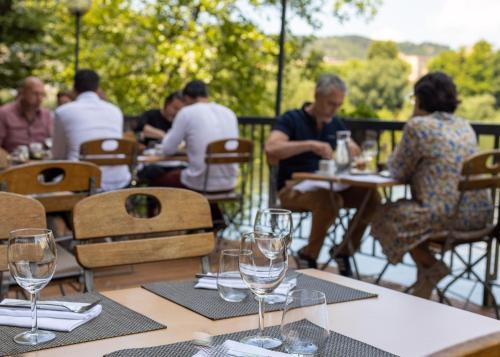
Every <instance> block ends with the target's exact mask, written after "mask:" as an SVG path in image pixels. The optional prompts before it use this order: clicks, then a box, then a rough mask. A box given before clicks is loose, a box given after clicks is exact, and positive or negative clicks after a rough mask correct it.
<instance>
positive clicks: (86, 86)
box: [74, 69, 99, 93]
mask: <svg viewBox="0 0 500 357" xmlns="http://www.w3.org/2000/svg"><path fill="white" fill-rule="evenodd" d="M74 87H75V90H76V91H77V92H78V93H83V92H88V91H91V92H96V91H97V88H99V75H98V74H97V73H96V72H95V71H93V70H91V69H80V70H78V71H77V72H76V74H75V83H74Z"/></svg>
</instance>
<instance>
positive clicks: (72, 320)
mask: <svg viewBox="0 0 500 357" xmlns="http://www.w3.org/2000/svg"><path fill="white" fill-rule="evenodd" d="M19 302H24V300H16V299H4V300H2V303H3V304H15V303H19ZM2 303H0V325H5V326H16V327H31V309H30V308H15V307H14V308H12V307H2ZM71 304H72V305H74V306H82V305H88V304H86V303H73V302H72V303H71ZM56 309H57V307H56ZM101 311H102V306H101V305H100V304H99V305H96V306H94V307H93V308H92V309H90V310H88V311H85V312H82V313H76V312H70V311H66V310H65V311H62V310H46V309H37V317H38V328H40V329H41V330H52V331H63V332H70V331H73V330H74V329H75V328H77V327H78V326H81V325H83V324H84V323H86V322H88V321H90V320H92V319H93V318H95V317H97V316H99V314H100V313H101Z"/></svg>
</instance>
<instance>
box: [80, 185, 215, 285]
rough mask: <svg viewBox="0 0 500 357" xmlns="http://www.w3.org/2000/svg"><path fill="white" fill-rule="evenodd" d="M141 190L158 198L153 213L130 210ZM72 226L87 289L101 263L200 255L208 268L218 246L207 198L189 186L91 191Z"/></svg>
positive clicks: (110, 264) (141, 193) (81, 203)
mask: <svg viewBox="0 0 500 357" xmlns="http://www.w3.org/2000/svg"><path fill="white" fill-rule="evenodd" d="M138 196H139V197H140V196H147V198H149V199H152V200H153V201H155V202H156V203H157V204H158V208H157V209H156V210H155V211H154V212H153V214H152V215H150V216H148V217H144V216H137V214H136V213H135V212H133V211H130V200H131V199H132V200H133V199H134V198H135V197H138ZM73 226H74V235H75V239H76V240H77V241H78V242H80V244H78V245H77V246H76V247H75V253H76V258H77V259H78V262H79V263H80V264H81V265H82V266H83V267H84V268H85V287H86V290H87V291H92V290H93V289H94V287H93V270H94V269H96V268H101V267H111V266H121V265H129V264H138V263H146V262H155V261H163V260H172V259H181V258H193V257H200V258H201V260H202V268H203V270H204V271H205V272H206V271H208V255H209V254H210V253H211V252H212V250H213V249H214V234H213V232H212V219H211V215H210V206H209V204H208V201H207V199H206V198H204V197H203V195H201V194H200V193H197V192H194V191H190V190H184V189H176V188H153V187H144V188H129V189H124V190H118V191H112V192H106V193H101V194H97V195H94V196H90V197H88V198H86V199H84V200H82V201H80V202H78V203H77V204H76V206H75V208H74V211H73ZM105 238H107V239H105Z"/></svg>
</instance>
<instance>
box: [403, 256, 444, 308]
mask: <svg viewBox="0 0 500 357" xmlns="http://www.w3.org/2000/svg"><path fill="white" fill-rule="evenodd" d="M450 272H451V271H450V268H448V266H447V265H446V264H445V263H443V262H442V261H437V262H435V263H434V264H433V265H432V266H431V267H430V268H426V269H424V270H422V271H419V273H418V280H417V283H416V284H415V286H414V287H413V292H412V294H413V295H414V296H418V297H421V298H424V299H429V298H430V297H431V296H432V291H433V290H434V288H435V287H436V285H437V284H438V283H439V282H440V281H441V279H443V278H445V277H446V276H447V275H449V274H450Z"/></svg>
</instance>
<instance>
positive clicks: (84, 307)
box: [0, 299, 101, 314]
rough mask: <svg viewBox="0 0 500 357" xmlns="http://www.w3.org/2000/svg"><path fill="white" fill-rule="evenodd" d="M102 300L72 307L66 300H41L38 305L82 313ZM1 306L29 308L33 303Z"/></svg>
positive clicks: (48, 308)
mask: <svg viewBox="0 0 500 357" xmlns="http://www.w3.org/2000/svg"><path fill="white" fill-rule="evenodd" d="M100 302H101V300H100V299H99V300H96V301H94V302H93V303H91V304H88V305H83V306H78V307H72V306H69V305H65V304H64V302H61V303H60V304H57V303H53V302H44V301H40V302H37V304H36V307H37V308H38V309H42V310H54V309H51V308H50V307H59V308H63V309H66V310H67V311H70V312H76V313H79V314H80V313H83V312H86V311H89V310H90V309H92V308H93V307H94V306H96V305H97V304H99V303H100ZM1 307H16V308H29V307H31V303H30V302H28V301H27V302H18V303H11V304H0V308H1Z"/></svg>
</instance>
